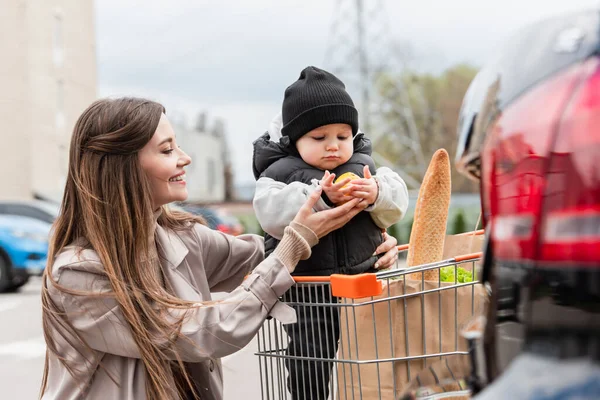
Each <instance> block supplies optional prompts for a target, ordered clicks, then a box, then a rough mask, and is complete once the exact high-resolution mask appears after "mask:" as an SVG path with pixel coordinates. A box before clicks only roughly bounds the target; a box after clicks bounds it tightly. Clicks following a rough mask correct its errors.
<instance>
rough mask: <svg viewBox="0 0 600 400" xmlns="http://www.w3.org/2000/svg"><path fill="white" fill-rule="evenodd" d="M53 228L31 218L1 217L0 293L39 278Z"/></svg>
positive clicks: (44, 263)
mask: <svg viewBox="0 0 600 400" xmlns="http://www.w3.org/2000/svg"><path fill="white" fill-rule="evenodd" d="M50 227H51V224H49V223H47V222H43V221H40V220H37V219H34V218H30V217H23V216H17V215H0V293H1V292H4V291H8V290H14V289H16V288H18V287H20V286H23V285H24V284H25V283H27V281H28V280H29V276H30V275H40V274H41V273H42V272H43V271H44V268H45V266H46V260H47V257H48V235H49V233H50Z"/></svg>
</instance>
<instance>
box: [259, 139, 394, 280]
mask: <svg viewBox="0 0 600 400" xmlns="http://www.w3.org/2000/svg"><path fill="white" fill-rule="evenodd" d="M287 139H288V138H287V137H286V136H284V137H283V138H282V139H281V140H280V142H279V143H276V142H273V141H271V140H270V139H269V134H268V133H265V134H264V135H263V136H261V137H260V138H259V139H258V140H256V141H255V142H254V155H253V160H252V168H253V172H254V177H255V178H256V179H259V178H261V177H268V178H271V179H273V180H275V181H279V182H283V183H286V184H289V183H291V182H304V183H306V184H310V183H311V181H312V180H313V179H319V180H320V179H321V178H322V177H323V174H324V171H321V170H320V169H318V168H315V167H312V166H310V165H308V164H307V163H305V162H304V161H303V160H302V158H300V155H299V154H298V152H297V150H296V148H295V147H294V146H293V145H290V143H289V141H288V140H287ZM370 155H371V142H370V141H369V140H368V139H367V138H365V137H364V135H363V134H362V133H358V134H357V135H356V136H355V138H354V154H353V155H352V157H351V158H350V160H349V161H348V162H346V163H345V164H343V165H340V166H339V167H338V168H336V169H334V170H332V171H330V172H331V173H335V175H336V176H340V175H342V174H343V173H345V172H353V173H355V174H356V175H358V176H361V177H362V176H363V167H364V166H365V165H368V166H369V169H370V170H371V171H375V165H374V163H373V160H372V159H371V157H370ZM323 199H324V200H325V202H326V203H327V204H328V205H330V206H331V205H332V204H331V202H330V201H329V199H328V198H327V196H326V195H325V193H323ZM382 242H383V238H382V234H381V229H380V228H379V227H378V226H377V225H375V222H373V219H372V218H371V216H370V215H369V213H368V212H366V211H363V212H360V213H358V214H357V215H356V216H355V217H354V218H352V220H350V221H349V222H348V223H347V224H346V225H344V226H343V227H342V228H340V229H338V230H335V231H333V232H331V233H330V234H328V235H326V236H324V237H322V238H321V239H320V240H319V243H318V244H317V245H316V246H315V247H313V249H312V255H311V257H310V258H309V259H308V260H303V261H300V262H299V263H298V266H297V267H296V270H295V272H294V275H304V276H306V275H331V274H350V275H353V274H359V273H362V272H366V271H369V270H372V268H373V265H374V264H375V262H376V261H377V259H378V257H376V256H373V253H374V252H375V249H376V248H377V247H378V246H379V245H380V244H381V243H382ZM278 243H279V241H278V240H277V239H275V238H274V237H272V236H270V235H269V234H265V255H269V254H271V252H273V250H274V249H275V247H276V246H277V244H278Z"/></svg>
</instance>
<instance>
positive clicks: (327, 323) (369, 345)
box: [256, 245, 486, 400]
mask: <svg viewBox="0 0 600 400" xmlns="http://www.w3.org/2000/svg"><path fill="white" fill-rule="evenodd" d="M407 248H408V246H407V245H404V246H399V250H406V249H407ZM480 258H481V253H473V254H467V255H463V256H457V257H453V258H450V259H447V260H444V261H441V262H436V263H432V264H427V265H421V266H418V267H412V268H395V269H391V270H386V271H383V272H379V273H376V274H361V275H354V276H345V275H332V276H331V277H329V276H328V277H296V278H295V281H296V284H295V285H294V287H293V288H292V289H291V290H290V291H289V292H288V293H286V295H285V296H284V297H283V299H282V301H284V302H286V303H287V304H288V305H290V306H292V307H293V308H295V309H296V313H297V315H298V318H299V322H300V320H303V321H305V323H304V328H302V329H296V331H295V334H293V335H295V337H296V340H295V342H296V344H295V345H294V346H292V348H290V349H288V346H289V345H290V338H289V335H288V334H287V333H288V332H290V326H289V325H288V326H283V325H282V324H281V323H280V322H278V321H276V320H274V319H271V320H268V321H266V322H265V324H264V326H263V327H262V328H261V330H260V331H259V333H258V337H257V339H258V352H257V353H256V355H257V356H258V360H259V365H260V378H261V393H262V399H269V400H271V399H296V398H302V399H303V398H306V399H310V400H319V399H323V400H324V399H325V398H330V399H340V400H341V399H344V400H346V399H394V400H395V399H397V398H399V397H398V396H399V394H400V393H402V392H403V391H404V390H406V388H407V387H408V384H409V382H410V381H411V380H413V379H414V378H417V379H419V378H418V376H417V374H418V373H419V372H421V371H423V370H426V369H429V370H430V373H431V374H433V375H434V377H435V379H436V380H438V378H442V377H438V376H436V374H438V375H439V372H437V370H436V369H435V368H432V366H433V365H434V364H435V363H437V364H439V361H442V363H443V364H444V365H445V366H447V370H448V371H449V374H450V375H452V374H453V371H452V368H450V365H449V363H448V360H452V358H453V357H457V356H460V357H461V358H463V359H464V358H465V357H467V354H468V351H467V343H466V341H465V340H464V338H462V337H461V334H460V329H461V327H462V326H463V325H464V324H465V323H466V322H468V321H469V320H471V319H472V318H473V316H475V315H476V314H482V313H483V306H484V303H485V298H486V294H485V290H484V289H483V287H482V286H481V285H480V284H479V283H478V279H477V278H478V277H477V268H476V264H477V262H478V261H479V260H480ZM432 269H440V271H444V273H443V274H442V273H440V275H444V276H447V275H448V274H450V275H452V272H453V273H454V281H453V282H442V281H441V278H440V279H439V280H438V281H425V280H423V279H410V278H409V275H410V276H411V277H414V275H411V274H414V273H420V272H423V271H427V270H432ZM461 269H462V272H465V271H467V272H471V273H472V281H468V279H466V281H463V282H461V281H460V280H459V279H461V278H462V276H461V274H460V273H459V271H461ZM467 275H468V274H467ZM298 326H299V325H298ZM324 327H325V328H324ZM337 327H339V331H337V330H336V328H337ZM338 337H339V339H338ZM298 342H300V345H298ZM314 343H321V346H320V348H314V346H312V345H311V344H314ZM290 368H292V369H294V371H295V373H294V374H292V375H293V376H292V377H290V374H289V369H290ZM453 368H454V369H456V368H457V367H455V366H454V367H453ZM458 368H460V367H458ZM464 368H467V367H464ZM454 372H457V371H456V370H455V371H454ZM458 372H459V373H463V372H464V374H463V376H466V375H467V374H468V373H466V372H467V371H458ZM456 381H459V379H458V378H457V379H456ZM459 385H462V383H460V382H459ZM301 386H303V387H304V390H300V391H298V390H297V389H298V387H301ZM465 386H466V385H465ZM323 387H325V390H323ZM307 388H308V389H307ZM315 388H316V389H315ZM311 389H312V391H311ZM290 390H293V391H294V392H295V393H296V394H295V395H292V394H290ZM460 390H464V391H465V393H466V394H467V393H468V390H467V389H466V387H462V386H461V387H459V391H460Z"/></svg>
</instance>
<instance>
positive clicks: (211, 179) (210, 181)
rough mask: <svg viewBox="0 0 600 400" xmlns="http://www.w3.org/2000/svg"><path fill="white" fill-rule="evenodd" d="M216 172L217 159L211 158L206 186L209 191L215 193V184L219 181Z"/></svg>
mask: <svg viewBox="0 0 600 400" xmlns="http://www.w3.org/2000/svg"><path fill="white" fill-rule="evenodd" d="M215 174H216V170H215V160H213V159H212V158H209V159H208V160H207V165H206V186H207V192H208V193H213V192H214V191H215V184H216V183H217V180H216V176H215Z"/></svg>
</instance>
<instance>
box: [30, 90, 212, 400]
mask: <svg viewBox="0 0 600 400" xmlns="http://www.w3.org/2000/svg"><path fill="white" fill-rule="evenodd" d="M164 111H165V110H164V108H163V106H162V105H160V104H158V103H155V102H153V101H149V100H145V99H137V98H120V99H103V100H99V101H96V102H94V103H93V104H92V105H91V106H89V107H88V108H87V109H86V110H85V111H84V112H83V114H82V115H81V116H80V117H79V119H78V120H77V123H76V124H75V128H74V131H73V136H72V139H71V147H70V154H69V170H68V176H67V182H66V186H65V191H64V197H63V201H62V207H61V212H60V215H59V217H58V219H57V220H56V222H55V223H54V226H53V233H52V236H51V239H50V246H49V253H48V265H47V267H46V270H45V272H44V277H43V287H42V306H43V316H42V319H43V329H44V336H45V339H46V344H47V348H48V350H47V353H46V361H45V366H44V375H43V379H42V387H41V392H40V393H41V394H43V393H44V392H45V390H46V388H47V382H48V372H49V371H48V368H49V355H50V353H51V354H53V355H54V356H55V357H56V358H57V359H58V360H60V362H61V363H62V364H63V366H64V367H65V368H66V369H67V370H68V371H69V373H71V375H73V376H74V377H75V372H76V371H77V368H78V367H80V366H76V365H71V364H72V363H70V362H69V360H67V359H66V358H65V357H64V356H63V355H61V354H60V351H59V349H58V346H57V344H58V343H59V342H60V341H65V340H66V343H70V344H72V345H74V346H75V347H76V348H77V346H84V347H85V348H87V349H89V346H88V345H87V343H86V342H85V340H84V339H83V338H81V336H80V335H79V334H77V332H76V330H75V329H74V328H73V326H72V324H71V323H70V322H69V319H68V318H69V316H68V315H64V313H63V312H61V310H60V308H59V307H57V305H56V304H55V303H54V302H53V301H52V299H51V297H50V292H49V290H50V288H51V287H52V288H56V289H58V290H60V291H62V292H64V293H68V294H70V295H74V296H100V294H98V293H95V294H94V293H88V292H81V291H75V290H72V289H69V288H66V287H64V286H61V285H59V284H58V282H56V281H55V280H54V278H53V277H52V265H53V262H54V259H55V257H56V256H57V255H58V254H60V253H61V251H62V250H63V249H64V248H65V247H66V246H67V245H69V244H72V243H73V242H75V241H76V240H78V241H82V240H83V242H84V243H85V247H87V248H91V249H93V250H94V251H95V252H96V253H97V255H98V257H99V258H100V261H101V263H102V265H103V267H104V273H105V274H106V277H107V278H108V280H109V282H110V285H111V288H112V293H110V294H109V295H110V296H114V299H115V300H116V302H117V303H118V305H119V307H120V309H121V311H122V313H123V316H124V318H125V320H126V322H127V324H128V326H129V328H130V330H131V334H132V336H133V338H134V340H135V342H136V344H137V347H138V350H139V353H140V355H141V360H142V361H143V363H144V366H145V369H146V377H147V383H146V394H147V398H148V399H166V398H177V397H181V396H182V395H181V393H183V392H184V391H186V390H191V391H192V392H195V389H194V386H193V384H192V383H191V381H190V379H189V377H188V375H187V372H186V370H185V368H184V364H183V362H182V361H181V359H180V358H179V359H177V360H176V361H170V360H169V359H168V357H166V352H167V351H168V350H169V349H165V348H164V346H162V347H161V346H160V345H159V344H158V343H172V341H173V338H174V337H177V335H179V329H180V327H181V321H180V323H179V324H174V325H173V324H169V323H167V320H166V319H165V312H166V308H167V307H177V308H189V307H190V306H191V304H190V303H189V302H187V301H184V300H181V299H179V298H177V297H175V296H174V295H173V294H172V292H171V291H170V290H169V288H166V287H165V286H164V284H163V282H162V275H161V272H160V267H159V261H158V253H157V250H156V245H155V242H154V241H152V240H149V239H150V238H152V237H154V236H153V235H154V230H155V229H154V227H155V216H154V215H155V210H153V209H152V199H151V191H150V186H149V181H148V179H147V177H146V174H145V173H144V171H143V170H142V168H141V167H140V164H139V162H138V152H139V151H140V150H141V149H142V148H143V147H144V146H145V145H146V143H148V142H149V141H150V139H151V138H152V136H153V135H154V132H155V131H156V129H157V126H158V123H159V120H160V118H161V114H162V113H164ZM194 222H201V221H200V220H199V219H197V218H195V217H193V216H191V215H189V214H183V213H174V212H170V211H169V210H168V209H166V208H163V212H162V213H161V214H160V216H159V217H158V224H159V225H161V226H163V227H165V228H167V229H173V230H182V229H189V228H190V226H191V225H192V224H193V223H194ZM174 335H175V336H174ZM157 336H158V337H157ZM73 338H75V340H76V342H77V343H75V344H73ZM157 339H160V340H157ZM59 340H60V341H59ZM171 350H172V349H171ZM171 354H172V353H171ZM112 379H113V380H115V384H118V382H116V379H115V378H112ZM117 379H118V377H117ZM181 383H184V384H185V385H186V386H187V388H182V387H181V386H182V385H181ZM188 388H189V389H188Z"/></svg>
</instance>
